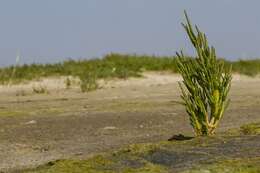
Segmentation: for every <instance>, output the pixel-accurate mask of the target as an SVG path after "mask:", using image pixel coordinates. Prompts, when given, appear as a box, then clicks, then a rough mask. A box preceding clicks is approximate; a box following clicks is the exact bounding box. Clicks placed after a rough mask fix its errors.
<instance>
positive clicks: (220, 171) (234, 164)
mask: <svg viewBox="0 0 260 173" xmlns="http://www.w3.org/2000/svg"><path fill="white" fill-rule="evenodd" d="M259 172H260V158H259V157H257V158H250V159H230V160H223V161H218V162H217V163H215V164H210V165H201V166H196V167H194V168H192V169H190V170H187V171H184V172H182V173H259Z"/></svg>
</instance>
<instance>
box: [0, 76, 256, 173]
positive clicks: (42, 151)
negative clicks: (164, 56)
mask: <svg viewBox="0 0 260 173" xmlns="http://www.w3.org/2000/svg"><path fill="white" fill-rule="evenodd" d="M143 76H144V77H143V78H138V79H137V78H133V79H132V78H131V79H127V80H116V81H108V82H107V85H106V86H105V87H104V88H101V89H98V90H97V91H94V92H89V93H82V92H81V91H80V88H79V87H78V86H74V85H73V86H71V88H70V89H66V87H65V84H64V83H65V82H64V81H62V82H61V85H62V84H63V85H64V86H59V87H57V88H55V87H56V85H55V87H54V85H52V84H53V83H51V84H50V85H49V84H48V83H44V85H45V86H46V89H47V90H48V92H46V93H35V92H33V89H32V86H33V85H27V84H24V85H21V86H20V85H19V86H0V160H1V161H0V172H1V171H2V172H19V173H20V172H28V171H29V172H30V171H31V172H32V171H35V172H39V171H40V172H48V171H49V172H66V171H67V172H84V171H83V170H85V172H90V173H91V172H93V173H95V172H124V171H125V172H172V171H175V172H176V171H179V172H183V171H188V170H190V169H191V168H193V169H192V170H193V171H200V170H203V171H204V169H205V170H206V171H204V172H209V171H210V170H212V169H214V170H217V168H218V169H219V170H222V169H228V170H231V169H236V168H238V169H240V168H241V170H242V169H244V170H246V169H248V170H249V169H251V170H252V171H254V170H257V169H258V168H257V167H256V166H257V165H258V164H257V163H258V161H259V159H258V158H259V157H260V151H259V148H260V139H259V138H260V137H259V135H258V134H259V125H258V124H257V122H260V116H259V113H260V91H259V88H260V78H249V77H245V76H239V75H237V76H234V80H233V82H232V89H231V93H230V97H231V104H230V107H229V109H228V110H227V112H226V114H225V117H224V119H223V121H221V123H220V127H219V129H218V131H217V135H216V136H215V137H210V138H196V139H191V140H186V141H171V142H168V141H167V140H168V139H169V138H170V137H172V136H173V135H175V134H179V133H181V134H184V135H185V136H192V135H193V133H192V129H191V127H190V125H189V120H188V117H187V115H186V113H185V109H184V108H183V106H182V105H180V104H179V101H180V97H179V95H180V91H179V88H178V84H177V81H178V80H179V79H180V76H176V75H172V74H168V73H166V74H165V73H160V74H158V73H149V75H147V74H144V75H143ZM37 84H38V83H37ZM252 123H256V124H253V125H252ZM245 124H250V125H247V126H244V125H245ZM241 126H243V127H241ZM240 127H241V128H240ZM229 129H231V130H229ZM238 129H239V130H238ZM229 163H230V165H232V164H233V165H239V164H240V165H241V166H231V168H228V166H226V165H229ZM215 167H217V168H215ZM222 167H224V168H222ZM234 171H235V172H238V171H236V170H234ZM252 171H251V172H252ZM227 172H228V171H227ZM241 172H242V171H241ZM248 172H249V171H248Z"/></svg>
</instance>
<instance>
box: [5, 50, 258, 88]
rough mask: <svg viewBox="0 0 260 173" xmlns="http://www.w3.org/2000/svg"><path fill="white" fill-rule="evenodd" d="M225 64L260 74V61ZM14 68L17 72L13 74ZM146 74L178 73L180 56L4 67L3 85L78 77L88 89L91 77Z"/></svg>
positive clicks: (118, 57)
mask: <svg viewBox="0 0 260 173" xmlns="http://www.w3.org/2000/svg"><path fill="white" fill-rule="evenodd" d="M223 61H225V64H226V65H230V64H232V66H233V72H235V73H240V74H245V75H249V76H255V75H257V74H258V73H259V72H260V59H255V60H239V61H235V62H229V61H226V60H223ZM14 69H15V73H14V74H13V72H14ZM143 71H171V72H173V73H176V72H177V67H176V57H156V56H146V55H122V54H109V55H106V56H105V57H103V58H102V59H90V60H78V61H76V60H67V61H64V62H61V63H56V64H31V65H27V64H25V65H20V66H10V67H4V68H0V84H8V83H9V82H10V80H11V83H12V84H14V83H20V82H23V81H30V80H35V79H39V78H42V77H49V76H75V77H79V78H80V79H81V81H83V85H82V86H84V82H87V81H93V80H92V79H89V77H91V76H93V78H95V79H100V78H104V79H106V78H122V79H126V78H128V77H138V76H141V72H143ZM10 77H11V79H10ZM93 85H94V87H93ZM84 87H85V88H90V89H91V90H92V89H93V88H95V84H91V86H84Z"/></svg>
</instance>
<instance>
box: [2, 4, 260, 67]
mask: <svg viewBox="0 0 260 173" xmlns="http://www.w3.org/2000/svg"><path fill="white" fill-rule="evenodd" d="M259 7H260V1H259V0H217V1H209V0H1V1H0V65H8V64H12V63H14V62H15V57H16V52H17V51H18V50H19V51H20V54H21V62H22V63H24V62H26V63H32V62H55V61H60V60H62V59H66V58H92V57H100V56H102V55H104V54H107V53H109V52H119V53H137V54H155V55H175V51H177V50H179V49H181V48H184V50H185V51H186V52H187V53H190V54H191V53H192V52H193V51H192V47H191V46H190V43H189V42H188V40H187V37H186V35H185V33H184V30H183V28H182V26H181V24H180V23H181V22H182V21H183V20H184V17H183V10H184V9H186V10H187V11H188V13H189V15H190V18H191V19H192V21H193V23H196V24H198V25H199V27H200V28H201V29H202V30H203V31H204V32H206V33H207V35H208V38H209V41H210V43H211V44H212V45H214V46H215V47H216V49H217V54H218V55H219V56H222V57H226V58H229V59H235V58H246V57H260V11H259Z"/></svg>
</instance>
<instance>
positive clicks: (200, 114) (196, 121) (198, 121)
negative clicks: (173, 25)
mask: <svg viewBox="0 0 260 173" xmlns="http://www.w3.org/2000/svg"><path fill="white" fill-rule="evenodd" d="M184 13H185V18H186V23H182V25H183V27H184V29H185V31H186V32H187V34H188V37H189V39H190V41H191V43H192V45H193V46H194V48H195V50H196V52H197V56H196V58H194V59H191V58H187V57H186V56H185V55H184V53H183V52H182V51H181V52H180V53H178V52H177V53H176V54H177V57H178V58H177V66H178V70H179V72H180V73H181V75H182V78H183V81H182V82H179V86H180V89H181V92H182V95H181V98H182V100H183V104H184V106H185V108H186V112H187V113H188V115H189V119H190V124H191V125H192V127H193V129H194V132H195V134H196V135H197V136H204V135H212V134H214V132H215V130H216V128H217V126H218V124H219V121H220V120H221V118H222V117H223V114H224V112H225V110H226V108H227V107H228V104H229V99H228V93H229V90H230V87H231V80H232V74H231V66H230V67H228V68H225V67H224V62H223V61H221V60H218V59H217V56H216V53H215V48H214V47H213V46H212V47H210V46H209V45H208V41H207V37H206V35H205V34H204V33H203V32H201V31H200V30H199V28H198V27H197V26H195V30H194V28H193V26H192V24H191V22H190V20H189V17H188V15H187V13H186V11H184Z"/></svg>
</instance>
